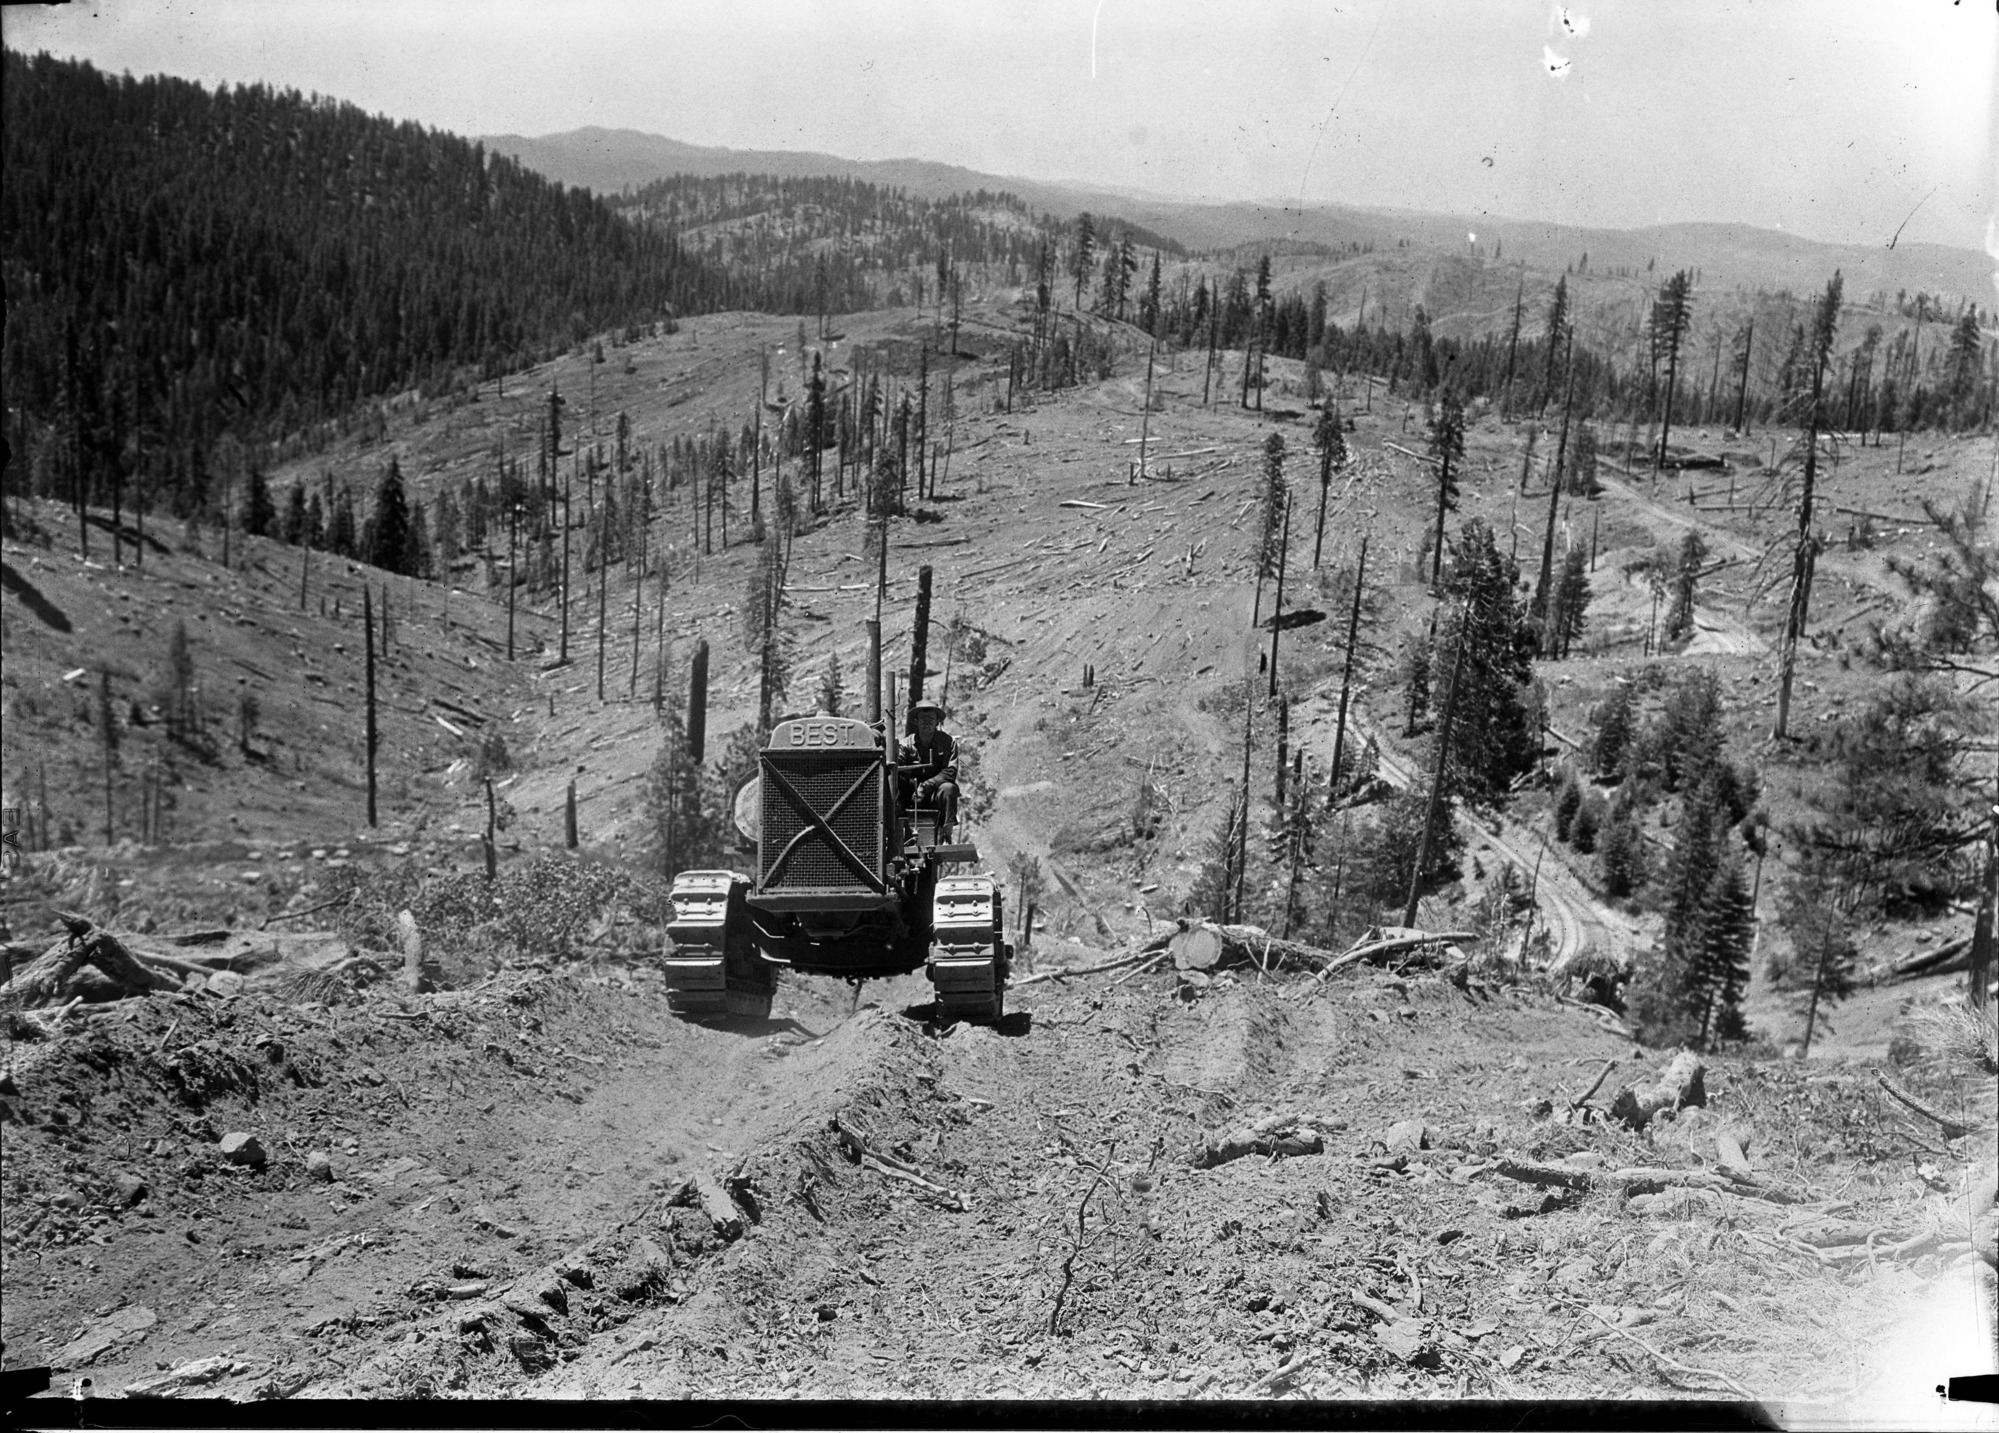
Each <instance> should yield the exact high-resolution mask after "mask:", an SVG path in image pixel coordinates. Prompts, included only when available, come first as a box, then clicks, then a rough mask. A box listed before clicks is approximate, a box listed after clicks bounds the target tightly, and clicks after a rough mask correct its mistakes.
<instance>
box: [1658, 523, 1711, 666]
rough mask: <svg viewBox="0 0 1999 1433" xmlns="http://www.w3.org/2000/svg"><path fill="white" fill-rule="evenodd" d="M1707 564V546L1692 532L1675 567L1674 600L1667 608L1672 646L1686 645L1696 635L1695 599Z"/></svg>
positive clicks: (1668, 630)
mask: <svg viewBox="0 0 1999 1433" xmlns="http://www.w3.org/2000/svg"><path fill="white" fill-rule="evenodd" d="M1706 561H1707V543H1706V542H1705V541H1703V540H1702V538H1701V535H1700V533H1698V532H1696V531H1693V530H1691V529H1689V530H1688V532H1687V535H1686V536H1685V537H1683V538H1681V539H1680V554H1679V559H1678V560H1677V561H1676V562H1675V563H1674V564H1673V599H1672V602H1671V603H1670V604H1669V605H1668V606H1667V608H1666V640H1667V641H1668V642H1682V641H1685V640H1686V639H1687V638H1688V637H1691V636H1692V635H1693V630H1694V596H1695V591H1696V589H1697V587H1698V586H1699V584H1700V578H1701V566H1702V564H1703V563H1705V562H1706Z"/></svg>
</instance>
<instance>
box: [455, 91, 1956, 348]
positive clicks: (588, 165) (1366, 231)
mask: <svg viewBox="0 0 1999 1433" xmlns="http://www.w3.org/2000/svg"><path fill="white" fill-rule="evenodd" d="M481 143H483V144H485V145H486V147H487V148H488V149H491V150H495V151H497V152H499V153H502V154H508V155H512V156H514V157H515V158H517V159H518V160H519V161H520V162H521V163H522V164H524V165H526V166H527V167H529V168H530V169H533V170H536V171H537V172H539V173H541V174H543V175H546V176H547V177H548V178H550V179H555V180H559V181H561V182H563V183H565V184H577V185H582V186H584V187H585V188H589V189H593V190H595V191H597V192H598V193H600V194H617V193H620V192H622V191H623V190H625V189H626V188H636V187H639V186H642V185H644V184H646V183H649V182H650V181H652V180H654V179H657V178H659V177H661V176H662V175H664V174H671V173H682V174H697V175H719V174H732V173H753V174H771V175H776V176H778V177H780V178H805V177H814V176H819V175H828V174H831V175H848V176H851V177H853V178H856V179H865V180H867V181H869V182H871V183H875V184H882V185H891V186H897V187H900V188H902V189H905V190H907V191H908V192H909V194H910V195H911V196H912V197H916V198H927V199H940V198H944V197H946V196H948V195H950V194H954V193H963V192H976V191H977V190H980V189H985V190H989V191H1004V192H1006V193H1010V194H1013V195H1015V196H1017V197H1018V198H1020V199H1021V200H1022V201H1024V202H1025V203H1027V204H1028V205H1030V206H1031V207H1033V208H1036V209H1044V210H1047V211H1048V212H1049V213H1051V214H1055V215H1059V216H1073V215H1074V214H1076V213H1077V212H1080V211H1082V210H1090V211H1092V212H1095V213H1101V214H1107V215H1110V216H1112V217H1115V218H1118V219H1124V220H1127V221H1129V222H1131V223H1134V224H1139V225H1143V226H1144V227H1146V228H1149V229H1155V230H1157V231H1159V232H1160V233H1161V234H1164V235H1168V236H1170V237H1172V238H1174V239H1177V240H1179V241H1180V242H1181V243H1183V244H1185V245H1186V246H1187V247H1188V248H1190V249H1196V250H1207V251H1220V250H1229V249H1234V248H1237V247H1240V246H1245V245H1249V246H1253V245H1256V244H1259V243H1276V242H1277V241H1280V240H1287V239H1288V240H1292V241H1296V242H1299V243H1304V244H1324V245H1326V246H1328V247H1329V248H1332V249H1335V250H1339V249H1343V248H1345V247H1346V246H1348V245H1351V244H1362V245H1366V244H1372V245H1374V246H1375V247H1376V248H1377V249H1379V248H1384V247H1392V246H1394V245H1395V244H1396V243H1397V242H1398V241H1400V240H1403V239H1407V240H1409V241H1410V242H1411V243H1412V244H1423V245H1427V246H1430V247H1434V248H1440V249H1444V250H1446V251H1451V252H1457V253H1461V254H1467V255H1469V254H1471V253H1473V252H1474V251H1477V252H1478V253H1479V254H1481V255H1482V256H1484V257H1485V258H1487V259H1493V258H1494V247H1495V246H1497V249H1498V253H1497V257H1496V261H1497V262H1500V263H1505V264H1516V263H1525V264H1526V265H1528V266H1529V268H1532V269H1539V270H1543V271H1545V272H1550V273H1561V272H1563V271H1564V270H1565V269H1567V268H1568V267H1569V266H1570V265H1572V264H1575V263H1577V262H1579V261H1580V260H1581V259H1582V257H1583V256H1584V255H1587V256H1588V267H1589V269H1590V270H1591V271H1593V272H1599V273H1600V272H1605V271H1610V270H1617V269H1627V270H1631V271H1633V276H1634V277H1650V278H1652V279H1653V280H1654V281H1655V282H1656V281H1659V280H1663V279H1664V278H1665V276H1666V275H1668V274H1670V273H1672V272H1673V271H1674V270H1675V269H1681V268H1687V269H1699V270H1700V271H1701V284H1702V286H1703V287H1706V288H1745V289H1768V290H1789V291H1791V292H1793V293H1796V294H1805V293H1809V292H1812V291H1814V290H1816V289H1817V288H1819V287H1820V286H1822V285H1823V284H1824V283H1825V281H1826V280H1827V279H1828V278H1830V277H1831V275H1832V271H1833V270H1834V269H1839V270H1840V271H1841V272H1842V273H1843V274H1844V275H1845V277H1846V287H1847V292H1848V293H1850V294H1868V293H1873V292H1875V291H1880V292H1883V293H1887V294H1890V295H1893V294H1894V293H1896V292H1897V291H1900V290H1907V291H1909V292H1910V293H1917V292H1924V293H1931V294H1936V295H1940V296H1942V297H1944V298H1946V299H1953V300H1968V301H1970V302H1973V303H1976V304H1977V305H1979V307H1980V308H1981V309H1986V310H1990V309H1992V308H1993V307H1994V299H1995V293H1994V282H1993V274H1994V269H1995V261H1994V260H1993V259H1991V258H1990V257H1989V256H1987V255H1985V254H1982V253H1980V252H1978V251H1977V250H1976V249H1960V248H1955V247H1952V246H1949V245H1943V244H1915V243H1904V244H1897V245H1896V246H1895V247H1893V248H1892V249H1891V248H1889V247H1888V245H1887V243H1886V241H1885V240H1884V241H1883V242H1882V243H1881V244H1878V245H1877V244H1828V243H1822V242H1820V241H1818V240H1815V239H1808V238H1805V237H1803V236H1801V235H1795V234H1788V233H1784V232H1782V231H1780V230H1774V229H1758V228H1754V227H1752V226H1750V225H1747V224H1728V223H1712V222H1696V223H1676V224H1661V225H1653V226H1650V227H1647V228H1643V229H1599V228H1581V227H1577V226H1574V225H1566V224H1552V223H1546V222H1542V221H1538V220H1531V219H1513V218H1506V217H1502V216H1496V215H1454V214H1427V213H1419V212H1417V211H1413V210H1398V209H1369V208H1362V207H1360V206H1356V205H1337V204H1326V205H1312V206H1309V207H1306V208H1302V209H1301V208H1297V207H1292V206H1287V205H1283V204H1278V203H1267V204H1258V203H1247V202H1236V203H1195V202H1185V201H1178V200H1168V199H1160V198H1148V197H1146V196H1143V195H1141V194H1139V193H1136V192H1135V191H1131V190H1120V189H1115V188H1110V187H1101V188H1100V187H1092V186H1089V185H1084V184H1075V183H1051V182H1047V181H1042V180H1033V179H1021V178H1011V177H1006V176H1001V175H994V174H985V173H981V172H979V171H977V170H972V169H966V168H963V167H961V166H958V165H951V164H943V163H939V162H936V161H932V160H922V159H875V160H858V159H843V158H841V157H839V156H838V155H832V154H823V153H816V152H812V151H805V150H765V149H723V148H716V147H711V146H705V145H695V144H685V143H682V142H681V141H679V140H674V139H668V138H666V137H664V136H661V135H654V134H645V133H642V132H640V131H638V130H629V129H602V128H594V127H593V128H585V129H576V130H570V131H568V132H566V133H563V134H553V135H542V136H539V137H535V138H528V137H525V136H521V135H488V136H484V137H483V138H482V139H481ZM1471 234H1476V235H1477V239H1476V241H1472V240H1470V239H1468V238H1467V236H1468V235H1471ZM1648 266H1649V267H1648Z"/></svg>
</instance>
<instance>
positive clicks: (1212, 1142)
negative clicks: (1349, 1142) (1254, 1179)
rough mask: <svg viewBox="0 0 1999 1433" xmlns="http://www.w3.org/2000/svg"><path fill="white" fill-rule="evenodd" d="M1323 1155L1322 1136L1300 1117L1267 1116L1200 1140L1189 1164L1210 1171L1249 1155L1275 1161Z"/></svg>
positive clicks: (1323, 1142) (1324, 1142) (1323, 1140)
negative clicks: (1262, 1156)
mask: <svg viewBox="0 0 1999 1433" xmlns="http://www.w3.org/2000/svg"><path fill="white" fill-rule="evenodd" d="M1325 1152H1326V1139H1325V1136H1324V1135H1322V1134H1320V1133H1319V1131H1318V1130H1317V1129H1316V1128H1314V1127H1313V1126H1312V1125H1310V1124H1308V1123H1306V1122H1305V1120H1304V1119H1303V1118H1302V1117H1301V1116H1299V1115H1268V1116H1265V1117H1264V1118H1263V1119H1260V1120H1258V1121H1257V1122H1256V1123H1255V1124H1252V1125H1245V1126H1243V1127H1242V1128H1240V1129H1232V1130H1229V1131H1227V1132H1226V1133H1224V1134H1223V1135H1221V1136H1220V1137H1219V1138H1217V1139H1208V1140H1203V1141H1202V1142H1201V1143H1200V1144H1199V1145H1197V1146H1195V1148H1194V1151H1193V1155H1192V1163H1193V1164H1194V1166H1195V1168H1197V1169H1213V1168H1215V1167H1216V1166H1217V1165H1222V1164H1227V1163H1229V1162H1230V1161H1231V1160H1237V1159H1244V1158H1247V1157H1248V1156H1250V1155H1252V1154H1260V1155H1264V1156H1266V1157H1271V1158H1275V1157H1279V1156H1284V1157H1290V1156H1295V1155H1301V1154H1324V1153H1325Z"/></svg>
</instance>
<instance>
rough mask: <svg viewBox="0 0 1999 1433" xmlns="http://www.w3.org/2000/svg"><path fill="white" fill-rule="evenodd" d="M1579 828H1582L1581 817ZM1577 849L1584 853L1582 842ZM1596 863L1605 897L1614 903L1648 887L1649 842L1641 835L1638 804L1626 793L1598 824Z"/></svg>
mask: <svg viewBox="0 0 1999 1433" xmlns="http://www.w3.org/2000/svg"><path fill="white" fill-rule="evenodd" d="M1577 824H1578V825H1580V824H1581V818H1580V817H1578V818H1577ZM1575 847H1576V849H1577V850H1578V851H1580V850H1582V843H1581V841H1577V842H1576V843H1575ZM1596 862H1597V878H1598V879H1599V880H1601V881H1602V882H1603V893H1604V894H1605V895H1607V896H1609V897H1610V898H1611V899H1612V900H1622V899H1624V898H1625V897H1627V896H1629V895H1631V894H1633V893H1634V892H1636V891H1637V890H1638V889H1639V888H1640V887H1642V886H1643V885H1644V884H1645V879H1646V875H1647V870H1646V861H1645V838H1644V837H1643V836H1641V835H1640V834H1639V832H1638V815H1637V807H1636V804H1635V803H1634V802H1632V801H1629V800H1627V799H1625V796H1624V794H1623V793H1622V792H1620V793H1619V795H1618V797H1617V799H1616V800H1614V801H1612V802H1610V803H1609V805H1608V807H1607V808H1605V809H1603V812H1602V817H1601V819H1600V820H1599V822H1598V823H1597V828H1596Z"/></svg>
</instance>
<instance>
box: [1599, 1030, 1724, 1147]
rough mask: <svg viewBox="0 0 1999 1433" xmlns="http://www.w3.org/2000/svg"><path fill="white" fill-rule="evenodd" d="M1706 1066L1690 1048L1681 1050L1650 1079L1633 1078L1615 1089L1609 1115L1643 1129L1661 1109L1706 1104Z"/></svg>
mask: <svg viewBox="0 0 1999 1433" xmlns="http://www.w3.org/2000/svg"><path fill="white" fill-rule="evenodd" d="M1706 1068H1707V1067H1706V1066H1704V1065H1703V1064H1702V1063H1701V1057H1700V1056H1699V1055H1696V1054H1695V1053H1694V1052H1693V1051H1691V1050H1682V1051H1680V1053H1679V1054H1677V1055H1675V1056H1674V1057H1673V1060H1672V1063H1671V1064H1669V1065H1667V1066H1666V1068H1665V1069H1663V1070H1661V1071H1660V1072H1659V1074H1658V1075H1657V1077H1655V1078H1654V1079H1652V1080H1650V1081H1645V1082H1641V1081H1633V1082H1632V1083H1631V1084H1629V1085H1627V1086H1625V1087H1624V1089H1623V1090H1621V1091H1619V1092H1618V1096H1617V1099H1616V1100H1615V1101H1613V1102H1612V1104H1611V1106H1610V1115H1611V1118H1612V1119H1617V1120H1622V1121H1624V1123H1625V1124H1627V1125H1629V1126H1630V1127H1631V1128H1632V1129H1634V1130H1642V1129H1644V1128H1645V1126H1646V1125H1648V1124H1650V1123H1651V1122H1652V1119H1653V1117H1654V1116H1655V1115H1657V1114H1658V1113H1659V1112H1660V1111H1661V1110H1673V1111H1676V1112H1677V1111H1679V1110H1682V1109H1685V1108H1686V1107H1688V1106H1689V1105H1705V1104H1707V1084H1706V1080H1705V1071H1706Z"/></svg>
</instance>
